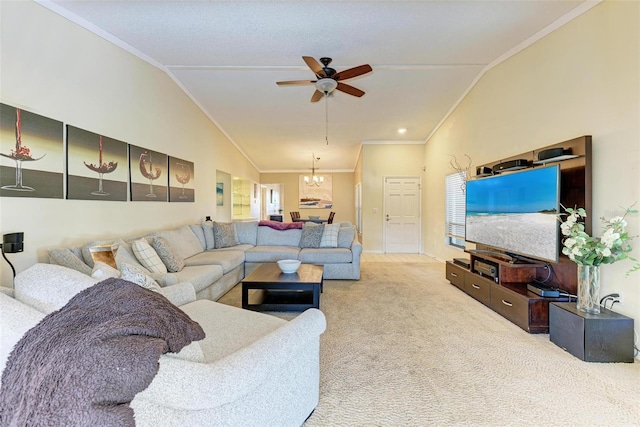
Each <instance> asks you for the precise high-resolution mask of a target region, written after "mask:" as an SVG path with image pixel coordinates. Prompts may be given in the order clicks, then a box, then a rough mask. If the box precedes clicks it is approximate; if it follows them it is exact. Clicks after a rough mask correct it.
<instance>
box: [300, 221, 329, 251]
mask: <svg viewBox="0 0 640 427" xmlns="http://www.w3.org/2000/svg"><path fill="white" fill-rule="evenodd" d="M323 231H324V224H312V223H306V224H305V225H304V227H302V236H300V247H301V248H319V247H320V241H321V240H322V232H323Z"/></svg>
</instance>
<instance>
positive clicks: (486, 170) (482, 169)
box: [476, 166, 493, 176]
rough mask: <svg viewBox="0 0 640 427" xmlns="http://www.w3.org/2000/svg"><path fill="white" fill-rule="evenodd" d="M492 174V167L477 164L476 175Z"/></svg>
mask: <svg viewBox="0 0 640 427" xmlns="http://www.w3.org/2000/svg"><path fill="white" fill-rule="evenodd" d="M491 174H493V169H491V168H489V167H487V166H478V167H477V168H476V175H477V176H486V175H491Z"/></svg>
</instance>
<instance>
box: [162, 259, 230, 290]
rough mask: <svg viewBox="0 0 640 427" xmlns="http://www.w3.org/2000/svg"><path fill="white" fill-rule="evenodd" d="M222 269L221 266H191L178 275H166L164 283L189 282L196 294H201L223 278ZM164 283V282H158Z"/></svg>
mask: <svg viewBox="0 0 640 427" xmlns="http://www.w3.org/2000/svg"><path fill="white" fill-rule="evenodd" d="M222 275H223V272H222V267H221V266H219V265H190V266H188V267H185V268H183V269H182V270H180V271H178V272H176V273H167V274H165V275H164V276H165V281H164V283H169V279H170V281H171V282H172V283H181V282H189V283H191V284H192V285H193V288H194V289H195V291H196V292H199V291H201V290H203V289H205V288H207V287H209V286H211V284H212V283H214V282H216V281H217V280H219V279H220V278H222ZM158 281H159V282H160V283H163V281H162V280H158Z"/></svg>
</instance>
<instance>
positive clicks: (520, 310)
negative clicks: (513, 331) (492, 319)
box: [490, 284, 529, 331]
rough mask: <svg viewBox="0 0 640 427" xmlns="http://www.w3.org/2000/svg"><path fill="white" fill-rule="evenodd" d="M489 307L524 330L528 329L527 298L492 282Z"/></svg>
mask: <svg viewBox="0 0 640 427" xmlns="http://www.w3.org/2000/svg"><path fill="white" fill-rule="evenodd" d="M490 307H491V308H492V309H493V311H495V312H496V313H499V314H500V315H502V316H504V317H506V318H507V319H509V320H510V321H512V322H513V323H515V324H516V325H518V326H520V327H521V328H522V329H524V330H525V331H529V298H527V297H525V296H524V295H520V294H519V293H517V292H513V291H512V290H509V289H507V288H505V287H503V286H500V285H495V284H492V285H491V304H490Z"/></svg>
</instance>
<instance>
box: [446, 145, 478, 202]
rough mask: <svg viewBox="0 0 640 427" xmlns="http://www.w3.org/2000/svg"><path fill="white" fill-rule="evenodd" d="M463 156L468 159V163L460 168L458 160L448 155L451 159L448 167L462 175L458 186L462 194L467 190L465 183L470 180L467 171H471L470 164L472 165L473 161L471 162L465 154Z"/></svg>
mask: <svg viewBox="0 0 640 427" xmlns="http://www.w3.org/2000/svg"><path fill="white" fill-rule="evenodd" d="M464 156H465V157H466V158H467V159H468V161H469V163H468V164H467V165H466V166H465V167H462V166H461V165H460V163H459V162H458V159H457V158H456V156H454V155H453V154H449V157H452V159H451V160H449V165H450V166H451V167H452V168H453V169H455V171H456V172H458V173H460V174H463V178H462V184H460V189H461V190H462V192H463V193H464V192H465V190H466V188H467V181H468V180H469V179H471V174H470V173H469V170H470V169H471V164H472V163H473V161H472V160H471V157H469V156H468V155H467V154H465V155H464Z"/></svg>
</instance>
